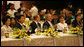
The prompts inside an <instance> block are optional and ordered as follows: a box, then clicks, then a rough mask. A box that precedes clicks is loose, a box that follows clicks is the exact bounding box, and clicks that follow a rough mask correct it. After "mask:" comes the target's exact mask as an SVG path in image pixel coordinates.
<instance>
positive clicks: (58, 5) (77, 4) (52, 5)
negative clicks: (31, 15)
mask: <svg viewBox="0 0 84 47" xmlns="http://www.w3.org/2000/svg"><path fill="white" fill-rule="evenodd" d="M68 3H71V4H72V5H73V7H74V8H75V9H78V8H83V1H82V0H80V1H77V0H76V1H69V0H66V1H39V2H38V3H36V5H37V7H38V8H39V9H44V8H45V9H62V8H66V7H67V5H68Z"/></svg>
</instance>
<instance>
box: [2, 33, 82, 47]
mask: <svg viewBox="0 0 84 47" xmlns="http://www.w3.org/2000/svg"><path fill="white" fill-rule="evenodd" d="M59 35H61V37H60V38H59V39H58V38H55V37H47V36H44V35H35V34H32V35H31V36H30V37H31V39H32V40H31V42H28V41H27V40H24V39H12V38H3V39H1V46H83V37H79V36H77V35H74V34H63V33H60V34H59Z"/></svg>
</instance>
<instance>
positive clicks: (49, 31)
mask: <svg viewBox="0 0 84 47" xmlns="http://www.w3.org/2000/svg"><path fill="white" fill-rule="evenodd" d="M44 34H45V35H46V36H51V37H57V38H59V37H60V36H59V35H58V31H54V30H53V29H51V28H49V29H48V30H47V31H44Z"/></svg>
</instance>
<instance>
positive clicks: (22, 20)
mask: <svg viewBox="0 0 84 47" xmlns="http://www.w3.org/2000/svg"><path fill="white" fill-rule="evenodd" d="M24 21H25V17H24V16H22V17H21V18H20V19H19V22H20V23H21V24H23V23H24Z"/></svg>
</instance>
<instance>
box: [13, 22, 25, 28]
mask: <svg viewBox="0 0 84 47" xmlns="http://www.w3.org/2000/svg"><path fill="white" fill-rule="evenodd" d="M24 27H25V28H26V26H25V25H24ZM15 28H19V29H22V26H21V25H20V24H19V23H18V22H17V23H16V24H15Z"/></svg>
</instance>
